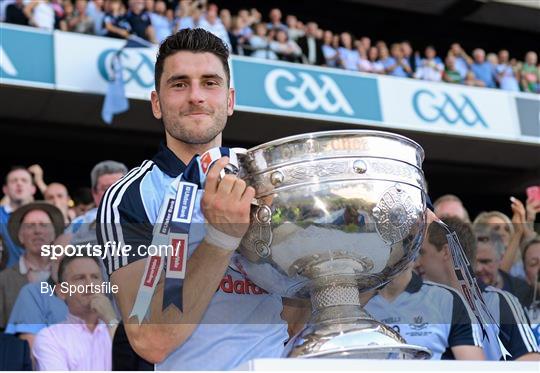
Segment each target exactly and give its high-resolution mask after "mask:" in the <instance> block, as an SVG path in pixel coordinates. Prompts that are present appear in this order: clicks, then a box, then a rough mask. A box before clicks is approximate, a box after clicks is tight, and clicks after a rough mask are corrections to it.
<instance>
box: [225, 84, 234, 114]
mask: <svg viewBox="0 0 540 373" xmlns="http://www.w3.org/2000/svg"><path fill="white" fill-rule="evenodd" d="M235 102H236V91H235V90H234V88H229V96H228V97H227V115H228V116H231V115H232V114H233V112H234V104H235Z"/></svg>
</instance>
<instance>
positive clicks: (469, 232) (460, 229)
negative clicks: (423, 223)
mask: <svg viewBox="0 0 540 373" xmlns="http://www.w3.org/2000/svg"><path fill="white" fill-rule="evenodd" d="M441 220H442V221H443V222H444V223H445V224H446V225H448V228H450V231H452V232H456V235H457V237H458V240H459V243H460V244H461V246H462V247H463V251H464V252H465V256H466V257H467V259H468V260H469V262H470V263H471V264H474V261H475V259H476V236H475V235H474V232H473V229H472V225H471V224H469V223H466V222H464V221H463V220H461V219H459V218H456V217H447V218H444V219H441ZM447 234H448V232H447V231H446V229H444V228H443V227H441V226H440V225H439V224H437V223H436V222H433V223H431V224H430V225H429V228H428V233H427V240H428V242H429V243H430V244H432V245H433V246H435V247H436V248H437V250H439V251H440V250H442V248H443V246H444V245H445V244H447V243H448V241H447V239H446V235H447Z"/></svg>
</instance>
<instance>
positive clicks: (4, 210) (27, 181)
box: [0, 166, 36, 267]
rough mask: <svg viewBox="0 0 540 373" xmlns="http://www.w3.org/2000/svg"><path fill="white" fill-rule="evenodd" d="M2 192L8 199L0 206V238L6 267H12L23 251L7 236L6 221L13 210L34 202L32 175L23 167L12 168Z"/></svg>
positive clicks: (34, 189)
mask: <svg viewBox="0 0 540 373" xmlns="http://www.w3.org/2000/svg"><path fill="white" fill-rule="evenodd" d="M2 191H3V192H4V194H5V195H6V196H7V197H8V199H9V204H7V205H4V206H0V236H1V237H2V238H3V240H4V248H5V250H6V252H7V257H8V262H7V267H12V266H14V265H15V264H17V263H18V262H19V257H20V256H21V254H22V253H23V249H22V248H21V247H20V246H17V245H16V244H15V238H14V237H11V236H10V235H9V232H8V229H7V226H8V220H9V218H10V216H11V214H12V213H13V212H14V211H15V210H17V209H18V208H20V207H21V206H23V205H25V204H27V203H30V202H32V201H33V200H34V194H35V193H36V187H35V186H34V184H32V174H31V173H30V172H29V171H28V170H27V169H26V168H24V167H21V166H16V167H13V168H12V169H11V171H9V173H8V174H7V176H6V180H5V184H4V187H3V188H2Z"/></svg>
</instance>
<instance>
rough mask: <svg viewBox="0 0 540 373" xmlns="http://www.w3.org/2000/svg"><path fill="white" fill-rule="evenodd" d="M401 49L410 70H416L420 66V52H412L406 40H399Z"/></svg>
mask: <svg viewBox="0 0 540 373" xmlns="http://www.w3.org/2000/svg"><path fill="white" fill-rule="evenodd" d="M401 50H402V51H403V57H404V58H405V59H406V60H407V63H408V64H409V66H410V68H411V71H416V70H417V69H418V68H419V67H420V62H421V61H420V54H419V53H418V52H416V53H414V51H413V49H412V46H411V43H410V42H408V41H407V40H405V41H403V42H401Z"/></svg>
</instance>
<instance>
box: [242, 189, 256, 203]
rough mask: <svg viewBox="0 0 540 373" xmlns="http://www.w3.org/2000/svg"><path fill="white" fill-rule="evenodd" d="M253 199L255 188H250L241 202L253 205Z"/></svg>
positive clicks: (246, 190)
mask: <svg viewBox="0 0 540 373" xmlns="http://www.w3.org/2000/svg"><path fill="white" fill-rule="evenodd" d="M253 198H255V188H253V187H252V186H248V187H247V188H246V189H245V190H244V193H243V194H242V199H241V200H240V203H242V204H244V203H245V204H248V205H251V201H253Z"/></svg>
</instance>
